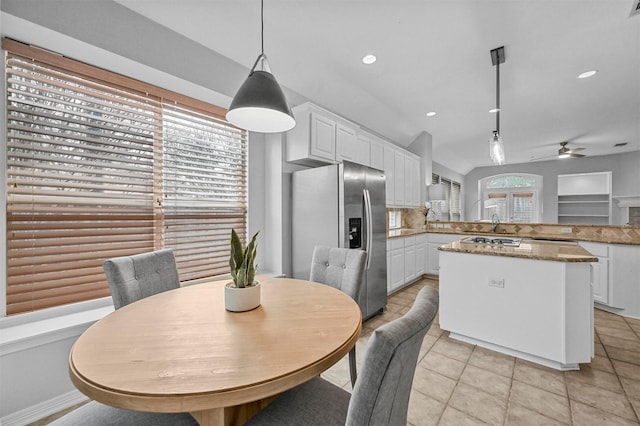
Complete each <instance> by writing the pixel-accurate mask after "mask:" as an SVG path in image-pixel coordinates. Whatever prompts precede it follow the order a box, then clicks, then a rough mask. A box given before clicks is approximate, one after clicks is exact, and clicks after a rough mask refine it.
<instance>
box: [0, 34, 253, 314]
mask: <svg viewBox="0 0 640 426" xmlns="http://www.w3.org/2000/svg"><path fill="white" fill-rule="evenodd" d="M2 48H3V50H5V51H11V53H13V54H16V55H20V56H25V57H29V56H33V55H32V51H33V50H34V49H35V48H33V47H31V46H28V45H25V44H23V43H20V42H17V41H14V40H11V39H3V42H2ZM37 55H38V56H40V55H42V56H43V57H45V58H46V60H43V62H47V63H49V62H52V63H53V64H52V66H56V65H55V64H59V65H64V63H65V62H67V61H72V62H73V63H74V65H78V67H79V68H81V69H83V70H89V73H90V75H91V76H92V77H93V74H91V73H93V72H94V71H97V72H98V73H100V76H99V77H98V78H100V79H103V80H105V81H109V80H111V81H113V82H114V83H113V84H115V85H120V84H121V83H123V82H130V83H132V84H133V85H134V86H135V87H136V88H137V89H138V90H144V91H151V90H154V91H156V92H159V93H161V94H162V95H163V96H166V99H170V100H173V101H174V102H176V103H179V104H182V105H187V106H188V107H189V108H190V109H193V110H197V111H200V112H204V113H206V114H207V115H213V116H216V117H218V118H222V119H224V113H225V112H226V110H225V109H223V108H220V107H217V106H215V105H211V104H208V103H206V102H204V101H201V100H198V99H194V98H190V97H188V96H186V95H181V94H179V93H176V92H172V91H170V90H167V89H162V88H159V87H157V86H153V85H151V84H147V83H143V82H140V81H138V80H134V79H132V78H129V77H124V76H122V75H119V74H114V73H112V72H110V71H106V70H100V69H99V68H97V67H94V66H91V65H87V64H84V63H78V62H77V61H74V60H72V59H69V58H66V57H63V56H61V55H57V54H53V53H50V52H48V51H44V50H40V51H38V52H37ZM38 59H39V60H42V58H38ZM63 68H64V66H63ZM7 89H8V88H7V86H6V78H3V83H2V90H3V93H6V90H7ZM152 93H153V92H152ZM2 120H3V124H2V128H1V129H2V133H3V134H4V135H5V136H6V135H7V131H8V129H7V128H6V123H7V109H6V108H3V112H2ZM231 127H233V126H231ZM243 132H244V131H243ZM244 134H245V141H246V146H245V148H246V160H245V167H246V170H247V174H246V177H245V190H246V200H245V205H246V206H247V208H246V209H245V211H244V223H245V228H246V227H248V221H249V217H248V186H249V185H248V168H249V164H248V163H249V158H248V155H249V152H248V132H245V133H244ZM6 140H7V138H6V137H5V138H4V141H5V142H4V143H3V144H2V147H3V149H4V153H5V154H4V155H3V156H2V165H3V166H5V169H4V170H6V163H5V161H6V152H7V149H8V148H7V145H6ZM2 184H3V185H4V188H5V190H3V192H2V193H3V195H2V205H3V206H5V208H3V209H2V211H3V212H2V226H3V230H4V231H5V235H6V231H7V228H6V226H7V222H6V221H7V216H6V206H7V198H6V185H7V182H6V175H4V176H3V177H2ZM6 242H7V239H6V238H4V239H3V241H2V254H3V256H2V258H3V259H2V262H3V266H4V270H5V271H7V269H6V268H7V264H6V259H7V255H6V254H7V246H6ZM0 290H1V293H2V296H0V302H1V303H2V312H1V314H2V316H6V308H7V282H6V275H5V277H4V278H3V279H2V286H1V288H0ZM107 299H109V297H107ZM96 300H100V299H91V300H89V302H95V301H96ZM84 303H86V302H77V303H73V304H72V305H76V304H84ZM66 306H70V305H60V306H58V307H54V308H46V309H42V310H39V311H35V312H40V311H44V310H47V309H53V310H57V311H60V309H59V308H63V307H66ZM27 314H28V313H27V312H25V313H19V314H16V315H12V317H15V316H20V315H27Z"/></svg>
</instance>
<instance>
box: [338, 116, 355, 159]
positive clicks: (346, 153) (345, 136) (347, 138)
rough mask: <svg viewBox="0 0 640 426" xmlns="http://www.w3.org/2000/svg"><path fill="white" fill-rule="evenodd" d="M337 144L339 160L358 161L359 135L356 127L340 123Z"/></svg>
mask: <svg viewBox="0 0 640 426" xmlns="http://www.w3.org/2000/svg"><path fill="white" fill-rule="evenodd" d="M336 146H337V152H338V155H337V157H336V159H337V160H338V161H342V160H347V161H352V162H354V163H357V162H358V137H357V135H356V129H354V128H352V127H349V126H345V125H344V124H338V125H337V128H336Z"/></svg>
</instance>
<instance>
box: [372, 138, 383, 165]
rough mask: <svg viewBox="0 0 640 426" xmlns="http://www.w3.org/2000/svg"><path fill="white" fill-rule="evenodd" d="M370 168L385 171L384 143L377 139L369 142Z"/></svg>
mask: <svg viewBox="0 0 640 426" xmlns="http://www.w3.org/2000/svg"><path fill="white" fill-rule="evenodd" d="M369 166H371V167H373V168H374V169H378V170H384V142H382V141H381V140H379V139H377V138H375V137H371V139H370V140H369Z"/></svg>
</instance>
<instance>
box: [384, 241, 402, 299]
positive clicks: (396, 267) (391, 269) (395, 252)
mask: <svg viewBox="0 0 640 426" xmlns="http://www.w3.org/2000/svg"><path fill="white" fill-rule="evenodd" d="M387 259H388V261H387V293H391V292H392V291H394V290H396V289H398V288H400V287H402V285H403V284H404V238H394V239H391V240H387Z"/></svg>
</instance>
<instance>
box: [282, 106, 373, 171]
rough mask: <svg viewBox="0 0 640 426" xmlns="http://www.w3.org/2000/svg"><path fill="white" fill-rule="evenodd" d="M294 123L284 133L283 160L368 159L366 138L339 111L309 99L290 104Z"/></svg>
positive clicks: (310, 162)
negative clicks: (333, 110) (338, 113)
mask: <svg viewBox="0 0 640 426" xmlns="http://www.w3.org/2000/svg"><path fill="white" fill-rule="evenodd" d="M293 115H294V116H295V118H296V126H295V127H294V128H293V129H291V130H289V131H288V132H287V134H286V136H287V148H286V150H287V151H286V152H287V161H289V162H292V163H298V164H304V165H307V166H321V165H324V164H333V163H339V162H342V161H345V160H346V161H351V162H354V163H358V164H364V165H368V163H369V140H368V138H361V137H359V131H360V128H359V126H358V125H357V124H355V123H352V122H350V121H348V120H345V119H344V118H342V117H340V116H339V115H336V114H333V113H332V112H330V111H327V110H325V109H323V108H320V107H318V106H316V105H314V104H311V103H308V102H307V103H305V104H302V105H298V106H297V107H294V108H293Z"/></svg>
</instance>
